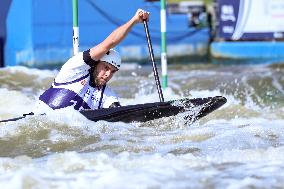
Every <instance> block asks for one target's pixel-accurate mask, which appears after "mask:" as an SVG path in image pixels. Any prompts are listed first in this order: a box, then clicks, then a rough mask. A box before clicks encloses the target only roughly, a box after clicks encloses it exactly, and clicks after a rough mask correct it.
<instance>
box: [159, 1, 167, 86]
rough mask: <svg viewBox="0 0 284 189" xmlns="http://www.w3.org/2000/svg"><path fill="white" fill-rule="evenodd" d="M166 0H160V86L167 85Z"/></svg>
mask: <svg viewBox="0 0 284 189" xmlns="http://www.w3.org/2000/svg"><path fill="white" fill-rule="evenodd" d="M166 15H167V14H166V0H161V14H160V17H161V48H162V51H161V65H162V87H163V89H165V88H166V87H168V73H167V72H168V70H167V67H168V65H167V43H166V30H167V27H166V18H167V17H166Z"/></svg>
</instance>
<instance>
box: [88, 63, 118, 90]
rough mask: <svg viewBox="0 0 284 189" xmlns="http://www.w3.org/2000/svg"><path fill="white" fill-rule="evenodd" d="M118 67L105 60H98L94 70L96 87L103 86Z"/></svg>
mask: <svg viewBox="0 0 284 189" xmlns="http://www.w3.org/2000/svg"><path fill="white" fill-rule="evenodd" d="M117 71H118V69H117V68H116V67H114V66H113V65H111V64H109V63H107V62H99V63H98V64H97V66H96V69H95V71H94V73H93V74H94V78H95V84H96V86H98V87H102V86H104V85H105V84H106V83H107V82H108V81H109V80H110V79H111V78H112V76H113V74H114V73H115V72H117Z"/></svg>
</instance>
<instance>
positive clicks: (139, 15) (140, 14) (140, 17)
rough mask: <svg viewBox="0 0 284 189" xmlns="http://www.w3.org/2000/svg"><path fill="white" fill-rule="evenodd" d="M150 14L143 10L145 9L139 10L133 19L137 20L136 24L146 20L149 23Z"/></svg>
mask: <svg viewBox="0 0 284 189" xmlns="http://www.w3.org/2000/svg"><path fill="white" fill-rule="evenodd" d="M149 14H150V13H149V12H147V11H145V10H143V9H138V10H137V11H136V13H135V15H134V17H133V19H134V20H135V23H142V22H143V21H144V20H146V21H148V20H149Z"/></svg>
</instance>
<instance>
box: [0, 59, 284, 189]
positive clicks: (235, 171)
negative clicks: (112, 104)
mask: <svg viewBox="0 0 284 189" xmlns="http://www.w3.org/2000/svg"><path fill="white" fill-rule="evenodd" d="M122 67H123V68H122V70H121V71H119V72H118V73H117V74H116V75H115V76H114V77H113V79H112V80H111V81H110V86H111V87H112V89H113V90H114V91H116V93H117V94H118V95H119V96H120V101H121V104H122V105H129V104H139V103H146V102H157V101H159V96H158V93H157V89H156V85H155V80H154V76H153V73H152V68H151V67H150V66H140V65H137V64H124V65H123V66H122ZM158 69H159V70H160V68H158ZM57 73H58V70H39V69H31V68H26V67H7V68H1V69H0V120H3V119H9V118H13V117H18V116H21V115H22V114H23V113H29V112H31V111H32V110H33V108H34V106H35V103H36V100H37V98H38V96H39V95H40V94H41V93H42V92H43V91H44V90H45V89H47V88H48V87H49V86H50V84H51V82H52V81H53V79H54V77H55V75H56V74H57ZM168 85H169V87H168V88H167V89H165V90H163V93H164V97H165V100H173V99H179V98H183V97H190V98H200V97H208V96H217V95H221V96H224V97H226V98H227V103H226V104H225V105H224V106H223V107H221V108H220V109H218V110H216V111H214V112H212V113H211V114H209V115H207V116H206V117H204V118H202V119H200V120H198V121H196V122H194V123H192V124H186V123H185V122H183V121H181V119H180V116H179V115H178V116H175V117H169V118H163V119H158V120H154V121H150V122H146V123H130V124H126V123H122V122H115V123H109V122H105V121H99V122H92V121H90V120H87V119H86V118H85V117H84V116H82V115H81V114H80V113H78V112H76V111H74V110H73V109H72V108H67V109H64V110H56V111H50V112H48V113H47V114H46V115H43V116H40V115H38V116H29V117H27V118H26V119H22V120H18V121H15V122H8V123H0V188H3V189H31V188H40V189H45V188H47V189H49V188H60V189H65V188H66V189H67V188H68V189H69V188H76V189H77V188H84V189H85V188H86V189H88V188H96V189H99V188H123V189H125V188H131V189H132V188H184V189H185V188H186V189H190V188H192V189H203V188H204V189H208V188H228V189H244V188H262V189H264V188H265V189H272V188H277V189H279V188H284V64H273V65H265V64H258V65H214V64H188V65H185V64H175V65H169V67H168Z"/></svg>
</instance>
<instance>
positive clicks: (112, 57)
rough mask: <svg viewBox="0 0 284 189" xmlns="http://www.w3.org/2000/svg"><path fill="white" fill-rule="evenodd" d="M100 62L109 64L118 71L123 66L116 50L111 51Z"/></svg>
mask: <svg viewBox="0 0 284 189" xmlns="http://www.w3.org/2000/svg"><path fill="white" fill-rule="evenodd" d="M100 61H104V62H107V63H109V64H111V65H113V66H114V67H116V68H117V69H119V68H120V65H121V57H120V55H119V53H118V52H117V51H115V50H114V49H110V50H109V51H108V52H107V53H106V54H105V55H104V56H103V57H102V58H101V59H100Z"/></svg>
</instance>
